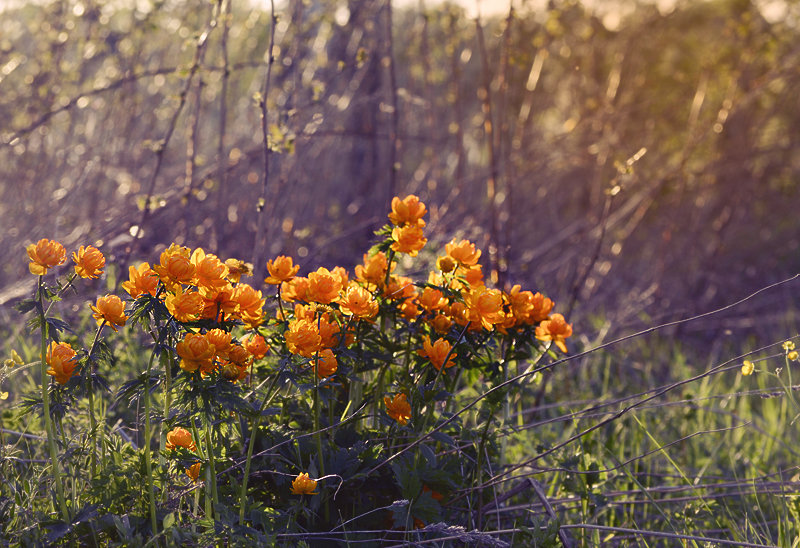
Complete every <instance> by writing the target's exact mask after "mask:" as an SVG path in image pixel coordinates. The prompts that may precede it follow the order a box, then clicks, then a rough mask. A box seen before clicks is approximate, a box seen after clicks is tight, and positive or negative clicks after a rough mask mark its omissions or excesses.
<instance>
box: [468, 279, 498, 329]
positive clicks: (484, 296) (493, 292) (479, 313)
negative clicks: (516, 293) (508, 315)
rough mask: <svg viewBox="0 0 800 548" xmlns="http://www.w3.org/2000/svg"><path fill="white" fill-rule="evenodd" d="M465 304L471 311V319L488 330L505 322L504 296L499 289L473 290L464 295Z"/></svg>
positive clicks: (481, 288)
mask: <svg viewBox="0 0 800 548" xmlns="http://www.w3.org/2000/svg"><path fill="white" fill-rule="evenodd" d="M464 303H465V304H466V305H467V309H468V311H469V319H470V321H472V322H476V323H479V324H481V325H482V326H483V328H484V329H486V330H491V329H492V326H493V325H495V324H498V323H502V322H503V320H505V313H504V312H503V294H502V293H501V292H500V291H499V290H497V289H487V288H486V287H484V286H479V287H475V288H473V289H472V290H471V291H468V292H466V293H464Z"/></svg>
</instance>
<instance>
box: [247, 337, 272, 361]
mask: <svg viewBox="0 0 800 548" xmlns="http://www.w3.org/2000/svg"><path fill="white" fill-rule="evenodd" d="M242 345H244V348H245V350H247V351H248V352H250V355H251V356H253V358H254V359H256V360H260V359H261V358H263V357H264V356H266V355H267V352H269V345H268V344H267V341H266V340H265V339H264V337H262V336H261V335H259V334H258V333H256V334H255V335H247V336H246V337H244V338H243V339H242Z"/></svg>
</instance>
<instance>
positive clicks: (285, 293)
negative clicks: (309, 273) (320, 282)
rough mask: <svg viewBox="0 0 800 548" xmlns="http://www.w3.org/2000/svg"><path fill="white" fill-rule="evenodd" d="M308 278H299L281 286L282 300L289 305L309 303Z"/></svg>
mask: <svg viewBox="0 0 800 548" xmlns="http://www.w3.org/2000/svg"><path fill="white" fill-rule="evenodd" d="M307 295H308V278H303V277H301V276H297V277H295V278H293V279H292V280H289V281H288V282H286V283H285V284H283V285H282V286H281V298H282V299H283V300H284V301H286V302H289V303H292V302H294V301H306V302H308V300H309V299H308V298H307Z"/></svg>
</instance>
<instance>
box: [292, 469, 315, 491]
mask: <svg viewBox="0 0 800 548" xmlns="http://www.w3.org/2000/svg"><path fill="white" fill-rule="evenodd" d="M316 488H317V481H316V480H313V479H311V478H309V477H308V474H306V473H305V472H303V473H302V474H299V475H298V476H297V477H296V478H294V481H293V482H292V494H293V495H316V494H317V493H316V491H314V489H316Z"/></svg>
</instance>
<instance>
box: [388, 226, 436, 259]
mask: <svg viewBox="0 0 800 548" xmlns="http://www.w3.org/2000/svg"><path fill="white" fill-rule="evenodd" d="M392 240H393V242H392V249H393V250H394V251H396V252H397V253H408V255H409V256H411V257H416V256H417V253H419V251H420V250H421V249H422V248H423V247H425V244H426V243H428V239H427V238H426V237H425V236H423V234H422V228H420V227H418V226H415V225H404V226H396V227H394V228H393V229H392Z"/></svg>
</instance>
